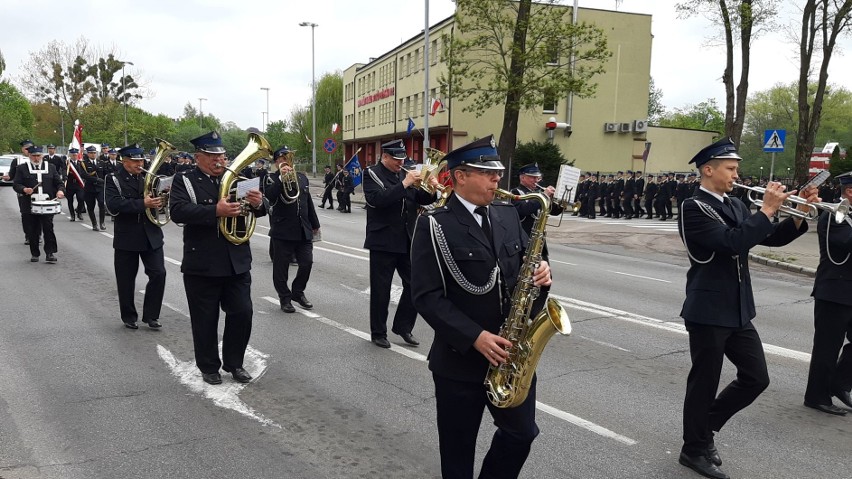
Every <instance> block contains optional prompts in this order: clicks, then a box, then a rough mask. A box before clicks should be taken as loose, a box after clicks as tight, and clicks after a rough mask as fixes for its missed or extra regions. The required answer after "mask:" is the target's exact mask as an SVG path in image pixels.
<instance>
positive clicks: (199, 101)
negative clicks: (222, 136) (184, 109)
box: [198, 98, 207, 129]
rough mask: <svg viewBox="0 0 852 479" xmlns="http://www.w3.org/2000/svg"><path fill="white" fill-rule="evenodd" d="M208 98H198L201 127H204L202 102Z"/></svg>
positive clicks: (199, 123) (199, 124)
mask: <svg viewBox="0 0 852 479" xmlns="http://www.w3.org/2000/svg"><path fill="white" fill-rule="evenodd" d="M206 99H207V98H199V99H198V126H200V127H201V129H204V123H203V121H204V111H203V110H202V109H201V102H202V101H204V100H206Z"/></svg>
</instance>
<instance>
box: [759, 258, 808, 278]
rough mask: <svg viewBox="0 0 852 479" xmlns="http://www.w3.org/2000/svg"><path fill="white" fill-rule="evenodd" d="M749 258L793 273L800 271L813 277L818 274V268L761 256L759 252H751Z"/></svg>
mask: <svg viewBox="0 0 852 479" xmlns="http://www.w3.org/2000/svg"><path fill="white" fill-rule="evenodd" d="M748 259H749V260H751V261H754V262H755V263H758V264H762V265H766V266H771V267H773V268H779V269H783V270H787V271H790V272H791V273H799V274H803V275H805V276H810V277H812V278H813V277H815V276H816V269H814V268H808V267H807V266H802V265H798V264H793V263H786V262H784V261H778V260H774V259H769V258H764V257H763V256H760V255H757V254H754V253H749V254H748Z"/></svg>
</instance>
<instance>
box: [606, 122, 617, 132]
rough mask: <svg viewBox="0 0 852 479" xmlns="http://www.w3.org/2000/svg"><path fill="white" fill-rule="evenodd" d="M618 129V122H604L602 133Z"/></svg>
mask: <svg viewBox="0 0 852 479" xmlns="http://www.w3.org/2000/svg"><path fill="white" fill-rule="evenodd" d="M616 131H618V123H604V133H615V132H616Z"/></svg>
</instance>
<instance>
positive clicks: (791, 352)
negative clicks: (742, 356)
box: [550, 294, 811, 362]
mask: <svg viewBox="0 0 852 479" xmlns="http://www.w3.org/2000/svg"><path fill="white" fill-rule="evenodd" d="M550 297H551V298H554V299H556V300H558V301H559V302H560V303H562V305H563V306H565V307H571V308H574V309H578V310H580V311H587V312H590V313H593V314H595V315H598V316H604V317H610V318H614V319H620V320H622V321H628V322H631V323H635V324H641V325H643V326H650V327H652V328H657V329H662V330H665V331H670V332H674V333H679V334H687V331H686V327H685V326H684V325H683V324H682V323H672V322H667V321H662V320H659V319H655V318H649V317H647V316H642V315H640V314H634V313H628V312H627V311H621V310H619V309H615V308H610V307H607V306H601V305H598V304H594V303H587V302H585V301H580V300H579V299H572V298H567V297H565V296H559V295H556V294H551V295H550ZM763 350H764V351H765V352H767V353H769V354H774V355H776V356H781V357H783V358H788V359H795V360H797V361H803V362H810V361H811V355H810V353H804V352H801V351H796V350H795V349H788V348H782V347H781V346H775V345H772V344H767V343H763Z"/></svg>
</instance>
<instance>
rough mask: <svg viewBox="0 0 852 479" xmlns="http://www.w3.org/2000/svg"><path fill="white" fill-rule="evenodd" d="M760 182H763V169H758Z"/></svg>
mask: <svg viewBox="0 0 852 479" xmlns="http://www.w3.org/2000/svg"><path fill="white" fill-rule="evenodd" d="M760 182H761V183H762V182H763V167H762V166H761V167H760Z"/></svg>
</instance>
